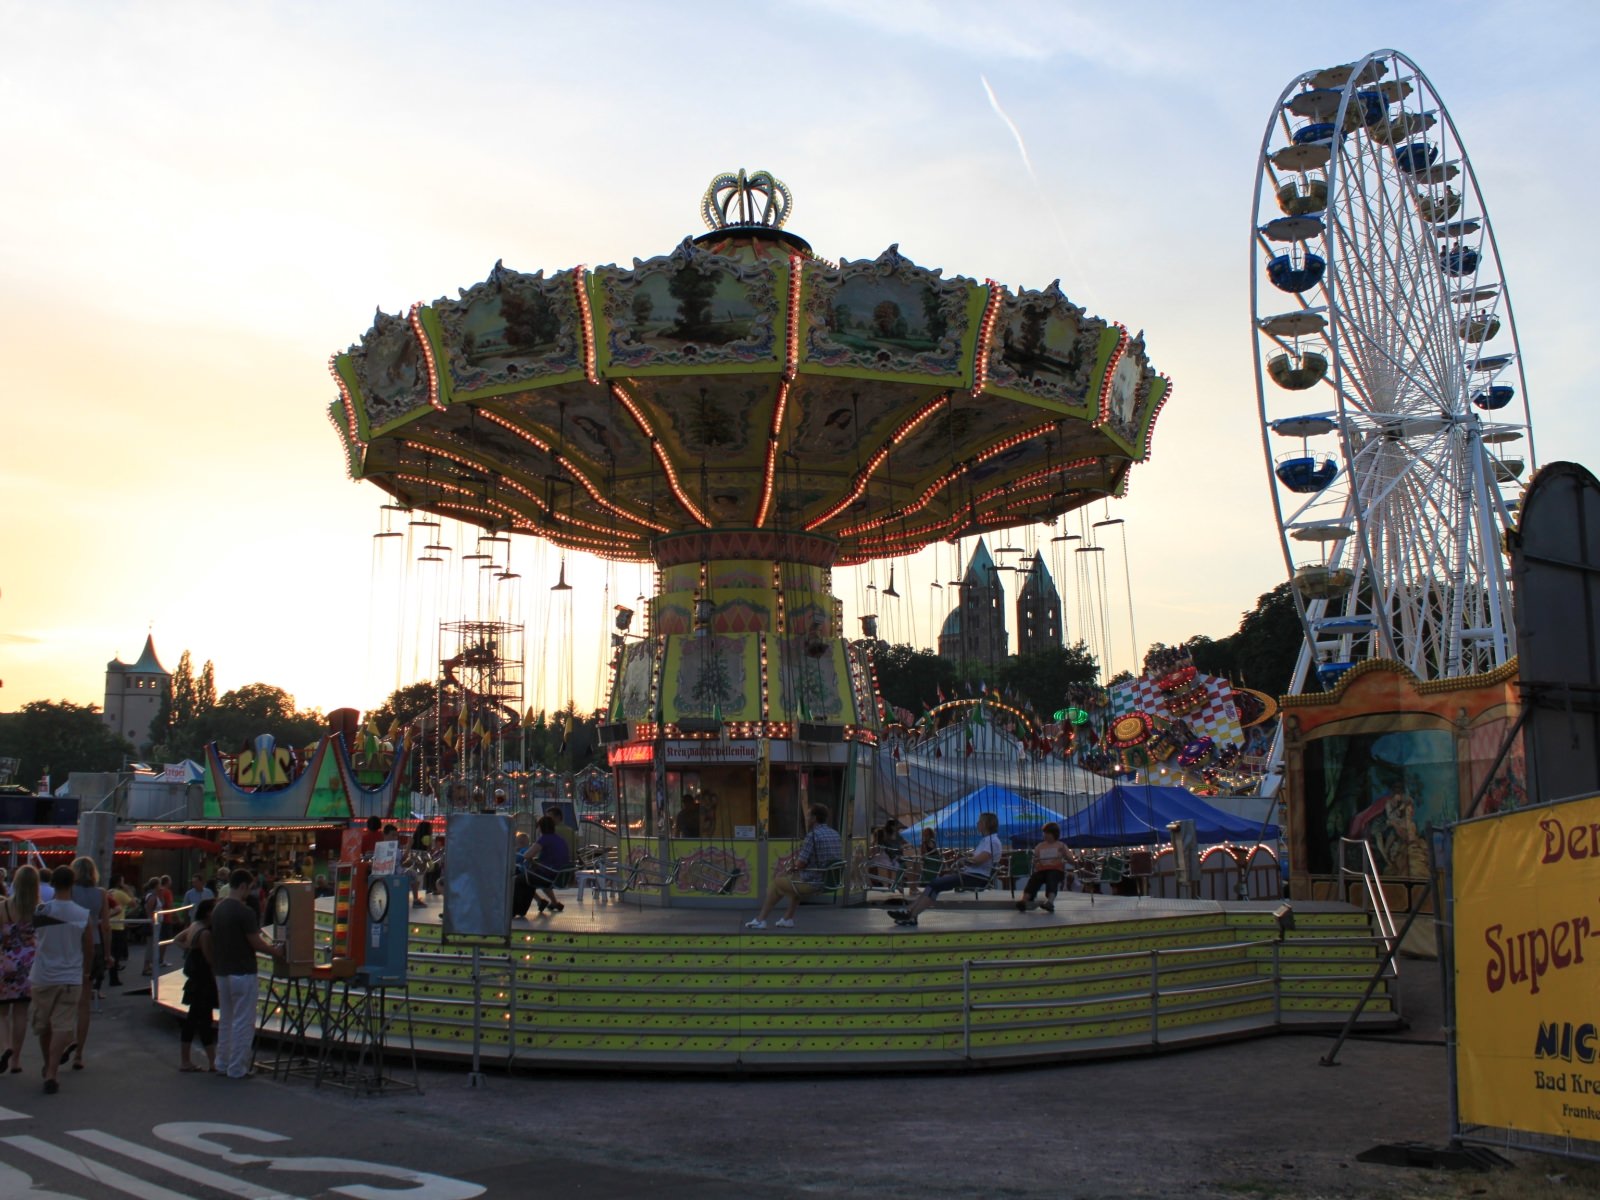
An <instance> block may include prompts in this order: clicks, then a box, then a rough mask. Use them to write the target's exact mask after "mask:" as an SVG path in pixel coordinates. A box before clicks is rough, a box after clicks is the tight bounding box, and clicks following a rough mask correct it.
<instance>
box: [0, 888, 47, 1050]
mask: <svg viewBox="0 0 1600 1200" xmlns="http://www.w3.org/2000/svg"><path fill="white" fill-rule="evenodd" d="M38 907H39V872H38V870H37V869H36V868H34V867H27V866H23V867H18V868H17V873H16V874H15V875H14V876H12V879H11V895H10V896H8V897H7V898H6V899H5V900H4V901H3V902H0V1012H3V1013H4V1014H5V1021H4V1023H3V1025H0V1029H3V1030H4V1034H3V1035H0V1036H3V1037H4V1045H5V1048H4V1049H3V1050H0V1072H4V1071H5V1070H6V1068H7V1065H8V1064H9V1066H10V1070H11V1073H12V1074H13V1075H15V1074H16V1073H17V1072H19V1071H21V1070H22V1044H23V1042H24V1041H26V1040H27V1037H28V1001H29V999H30V998H31V996H32V992H31V989H30V987H29V982H28V975H29V972H31V971H32V970H33V952H34V938H33V914H34V910H35V909H37V908H38Z"/></svg>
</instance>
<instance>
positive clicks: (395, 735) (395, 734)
mask: <svg viewBox="0 0 1600 1200" xmlns="http://www.w3.org/2000/svg"><path fill="white" fill-rule="evenodd" d="M403 731H404V727H403V726H402V725H401V724H400V718H399V717H395V719H394V720H393V721H391V722H390V723H389V733H388V737H387V740H388V741H390V742H398V741H399V740H400V734H401V733H402V732H403Z"/></svg>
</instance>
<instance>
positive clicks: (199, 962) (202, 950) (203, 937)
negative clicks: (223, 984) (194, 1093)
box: [178, 896, 217, 1073]
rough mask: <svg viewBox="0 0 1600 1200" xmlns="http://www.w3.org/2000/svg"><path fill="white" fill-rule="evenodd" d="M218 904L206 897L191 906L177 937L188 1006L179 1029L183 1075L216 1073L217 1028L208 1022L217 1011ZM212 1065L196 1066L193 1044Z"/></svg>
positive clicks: (211, 1022) (184, 994)
mask: <svg viewBox="0 0 1600 1200" xmlns="http://www.w3.org/2000/svg"><path fill="white" fill-rule="evenodd" d="M216 906H217V902H216V901H215V900H213V899H211V898H210V897H209V896H208V897H207V898H206V899H204V900H202V901H200V903H198V904H196V905H195V906H194V919H193V920H191V921H190V922H189V926H188V928H186V929H185V930H184V931H183V932H182V933H180V934H179V935H178V945H180V946H182V947H183V951H184V953H183V1002H184V1003H185V1004H187V1005H188V1006H189V1008H188V1011H187V1012H185V1013H184V1016H183V1024H182V1026H180V1029H179V1036H180V1038H181V1041H180V1042H179V1045H178V1070H180V1071H185V1072H191V1073H192V1072H195V1071H207V1070H209V1071H215V1070H216V1069H217V1026H216V1023H215V1022H214V1021H213V1020H212V1019H211V1013H212V1010H214V1009H215V1008H216V1007H217V977H216V976H215V975H213V974H212V973H211V954H212V947H211V913H212V910H213V909H215V908H216ZM196 1039H199V1042H200V1048H201V1049H202V1050H204V1051H205V1053H206V1057H207V1058H208V1059H210V1060H211V1061H210V1062H209V1063H208V1064H207V1065H206V1066H204V1067H201V1066H197V1065H195V1061H194V1043H195V1040H196Z"/></svg>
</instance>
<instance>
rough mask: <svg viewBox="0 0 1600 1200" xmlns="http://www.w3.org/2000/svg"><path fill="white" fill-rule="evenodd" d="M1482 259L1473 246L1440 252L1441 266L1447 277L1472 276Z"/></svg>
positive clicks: (1451, 248)
mask: <svg viewBox="0 0 1600 1200" xmlns="http://www.w3.org/2000/svg"><path fill="white" fill-rule="evenodd" d="M1482 258H1483V256H1482V255H1481V254H1479V253H1478V252H1477V251H1476V250H1474V249H1473V248H1472V247H1471V246H1451V247H1449V248H1448V249H1445V250H1441V251H1439V266H1440V267H1441V268H1442V269H1443V270H1444V273H1445V274H1446V275H1457V276H1460V275H1471V274H1472V273H1473V272H1474V271H1476V270H1477V269H1478V263H1479V261H1480V260H1481V259H1482Z"/></svg>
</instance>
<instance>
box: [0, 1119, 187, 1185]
mask: <svg viewBox="0 0 1600 1200" xmlns="http://www.w3.org/2000/svg"><path fill="white" fill-rule="evenodd" d="M0 1141H4V1142H5V1144H6V1145H8V1146H15V1147H16V1148H17V1149H18V1150H24V1151H26V1152H28V1153H29V1154H34V1155H37V1156H38V1157H39V1158H42V1159H44V1160H45V1162H47V1163H53V1164H55V1165H56V1166H58V1167H65V1168H66V1169H67V1170H69V1171H71V1172H73V1173H74V1174H77V1175H82V1176H83V1177H84V1178H85V1179H92V1180H93V1181H94V1182H95V1183H98V1184H100V1185H101V1186H102V1187H108V1188H115V1189H116V1190H117V1191H119V1192H126V1193H127V1194H128V1195H130V1196H137V1197H138V1198H139V1200H195V1198H194V1197H193V1196H188V1195H185V1194H184V1193H183V1192H174V1191H173V1190H171V1189H170V1188H164V1187H162V1186H161V1185H160V1184H159V1183H149V1182H147V1181H145V1180H143V1179H140V1178H139V1177H138V1176H136V1175H129V1174H128V1173H127V1172H126V1171H119V1170H117V1168H116V1167H108V1166H106V1164H104V1163H99V1162H95V1161H94V1160H93V1159H92V1158H84V1157H83V1156H82V1155H81V1154H74V1153H73V1152H72V1151H71V1150H62V1149H61V1148H59V1147H57V1146H52V1145H51V1144H50V1143H49V1142H46V1141H43V1140H42V1139H40V1138H36V1137H28V1136H27V1135H25V1134H24V1135H22V1136H20V1137H8V1138H0Z"/></svg>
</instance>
